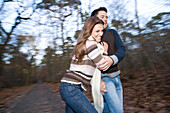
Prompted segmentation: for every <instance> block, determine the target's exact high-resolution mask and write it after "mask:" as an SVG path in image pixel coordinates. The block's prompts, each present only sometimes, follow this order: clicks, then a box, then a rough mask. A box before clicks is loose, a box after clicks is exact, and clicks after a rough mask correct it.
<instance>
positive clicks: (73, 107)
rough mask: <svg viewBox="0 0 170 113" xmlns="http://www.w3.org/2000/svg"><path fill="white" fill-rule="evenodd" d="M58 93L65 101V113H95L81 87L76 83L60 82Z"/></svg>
mask: <svg viewBox="0 0 170 113" xmlns="http://www.w3.org/2000/svg"><path fill="white" fill-rule="evenodd" d="M60 95H61V97H62V99H63V100H64V101H65V103H66V113H97V111H96V109H95V108H94V106H93V105H92V104H91V103H90V101H89V100H88V99H87V97H86V96H85V95H84V93H83V89H82V88H81V87H80V86H78V85H76V84H70V83H65V82H62V83H61V86H60Z"/></svg>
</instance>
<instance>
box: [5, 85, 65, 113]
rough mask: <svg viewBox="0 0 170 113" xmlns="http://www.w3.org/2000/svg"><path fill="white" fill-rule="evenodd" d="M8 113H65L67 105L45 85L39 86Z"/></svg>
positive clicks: (17, 102) (16, 103)
mask: <svg viewBox="0 0 170 113" xmlns="http://www.w3.org/2000/svg"><path fill="white" fill-rule="evenodd" d="M6 112H7V113H65V104H64V102H63V101H62V99H61V98H60V95H56V94H55V93H54V92H52V91H51V90H50V89H49V88H48V87H47V86H46V85H44V84H43V83H39V84H37V85H36V86H35V87H33V88H32V89H31V90H30V91H29V92H28V93H27V94H25V95H24V96H23V97H22V98H20V100H19V101H16V102H15V103H14V104H13V107H11V108H9V109H8V110H7V111H6Z"/></svg>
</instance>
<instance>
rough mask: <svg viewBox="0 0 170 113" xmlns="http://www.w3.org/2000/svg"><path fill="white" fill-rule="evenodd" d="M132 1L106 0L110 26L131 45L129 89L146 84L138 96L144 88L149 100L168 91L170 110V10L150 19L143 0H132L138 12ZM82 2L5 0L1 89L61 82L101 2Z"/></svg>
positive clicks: (126, 65) (125, 68)
mask: <svg viewBox="0 0 170 113" xmlns="http://www.w3.org/2000/svg"><path fill="white" fill-rule="evenodd" d="M131 1H132V0H110V1H109V2H107V0H106V1H105V4H104V6H105V7H106V8H107V9H108V11H109V13H108V17H109V27H110V28H114V29H116V30H117V31H118V33H119V34H120V35H121V37H122V40H123V42H124V44H125V46H126V49H127V55H126V57H125V58H124V60H123V61H122V62H121V63H120V69H121V72H122V73H121V79H122V82H123V85H124V88H125V92H126V91H127V89H128V88H129V87H130V86H132V85H134V86H133V88H132V87H131V89H128V91H127V92H129V90H130V91H132V90H133V92H132V94H133V93H134V91H135V90H136V92H138V90H139V87H140V89H141V90H143V87H144V89H145V92H144V93H139V95H136V96H138V97H139V96H141V94H143V96H142V97H141V98H143V97H146V99H144V100H146V101H148V100H147V99H151V98H148V97H151V96H152V95H153V94H154V93H156V92H161V94H160V95H159V96H162V95H163V97H161V100H162V98H164V99H163V100H164V101H162V102H160V103H162V104H163V105H162V104H161V105H160V104H159V106H161V108H165V109H166V110H167V109H168V107H167V106H168V104H167V103H168V102H169V101H168V100H167V99H169V95H168V93H169V92H168V91H167V88H169V85H170V81H169V75H170V71H169V70H170V51H169V48H170V37H169V36H170V12H168V11H167V12H161V11H160V12H158V13H157V14H156V15H154V16H152V18H151V19H148V18H145V17H143V16H142V15H139V13H138V0H133V1H134V2H133V3H134V4H133V7H132V6H131V9H132V10H133V13H132V12H129V11H128V10H127V9H126V8H127V6H126V5H128V3H130V2H131ZM98 2H100V0H99V1H98ZM154 2H155V1H154ZM82 3H84V1H83V0H3V1H2V0H1V4H0V5H1V6H0V90H2V89H3V88H11V87H15V86H24V85H30V84H33V83H38V82H50V83H59V82H60V79H61V77H62V75H63V74H64V73H65V72H66V70H67V69H68V68H69V64H70V60H71V53H72V50H73V49H74V45H75V43H76V40H77V38H78V35H79V33H80V32H81V28H82V26H83V24H84V22H85V20H86V19H87V18H88V17H89V16H90V13H91V11H92V10H93V9H94V8H98V7H100V6H99V5H98V4H95V3H92V2H87V3H86V4H85V6H86V8H87V9H88V10H85V9H84V8H83V7H84V6H83V4H82ZM159 4H161V6H163V7H165V8H166V7H167V8H168V7H169V6H170V1H169V0H162V2H159ZM158 8H159V7H158ZM168 37H169V38H168ZM128 82H130V83H131V85H129V84H126V83H128ZM155 86H157V87H155ZM126 87H127V88H126ZM133 95H135V94H133ZM133 95H132V97H133ZM155 98H158V97H155ZM129 100H133V99H132V98H129ZM165 100H167V101H168V102H167V101H165ZM135 101H137V102H139V100H138V99H137V100H135ZM140 101H141V100H140ZM139 103H140V102H139ZM129 104H130V103H129ZM143 106H144V105H143ZM162 106H163V107H162ZM148 109H151V108H148ZM161 110H162V109H161Z"/></svg>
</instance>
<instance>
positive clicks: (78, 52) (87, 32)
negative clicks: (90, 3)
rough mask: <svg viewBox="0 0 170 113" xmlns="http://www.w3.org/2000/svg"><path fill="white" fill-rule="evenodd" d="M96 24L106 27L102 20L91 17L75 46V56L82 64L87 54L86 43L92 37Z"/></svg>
mask: <svg viewBox="0 0 170 113" xmlns="http://www.w3.org/2000/svg"><path fill="white" fill-rule="evenodd" d="M96 24H102V25H104V23H103V21H102V20H100V19H99V18H98V17H96V16H92V17H89V18H88V19H87V20H86V22H85V24H84V26H83V29H82V31H81V33H80V36H79V38H78V41H77V44H76V45H75V47H74V50H73V55H75V58H76V59H77V60H78V62H81V61H82V59H83V57H84V55H85V52H86V47H85V44H86V41H87V39H88V38H89V37H90V36H91V33H92V31H93V28H94V26H95V25H96ZM77 60H76V61H77Z"/></svg>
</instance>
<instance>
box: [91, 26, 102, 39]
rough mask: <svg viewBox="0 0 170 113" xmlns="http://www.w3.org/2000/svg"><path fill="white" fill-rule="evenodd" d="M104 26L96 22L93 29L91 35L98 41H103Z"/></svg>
mask: <svg viewBox="0 0 170 113" xmlns="http://www.w3.org/2000/svg"><path fill="white" fill-rule="evenodd" d="M103 28H104V26H103V25H102V24H96V25H95V26H94V28H93V30H92V34H91V36H92V37H93V38H94V40H96V41H97V42H100V41H101V37H102V35H103Z"/></svg>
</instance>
